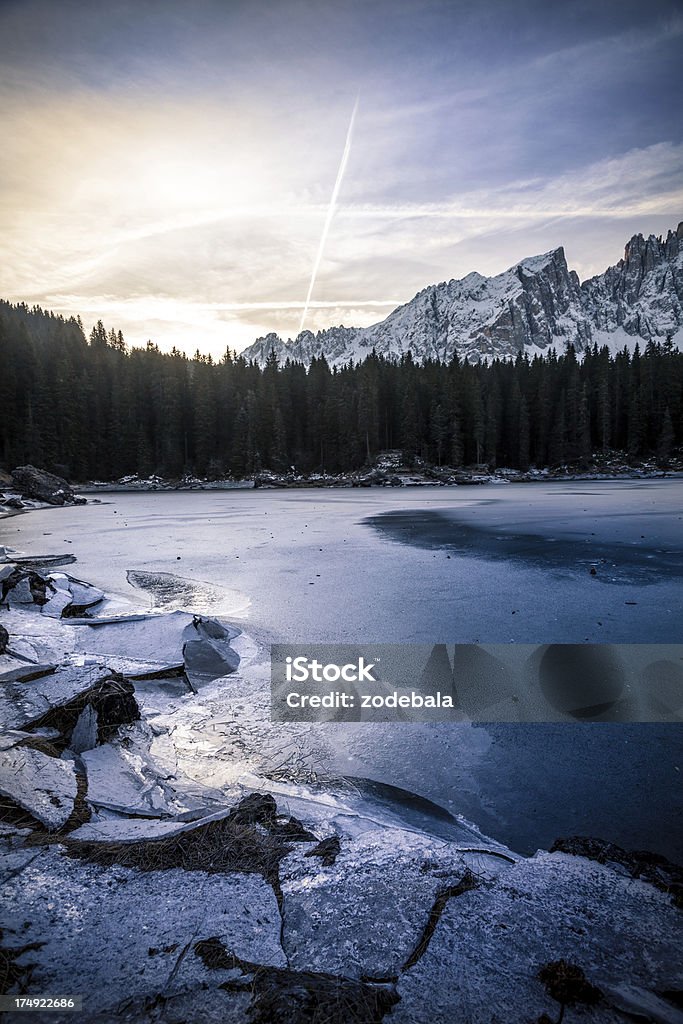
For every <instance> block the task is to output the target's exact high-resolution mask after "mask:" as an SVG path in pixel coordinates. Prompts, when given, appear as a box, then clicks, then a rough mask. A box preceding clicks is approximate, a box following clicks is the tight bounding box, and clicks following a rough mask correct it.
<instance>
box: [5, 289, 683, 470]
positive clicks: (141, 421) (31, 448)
mask: <svg viewBox="0 0 683 1024" xmlns="http://www.w3.org/2000/svg"><path fill="white" fill-rule="evenodd" d="M0 409H1V415H0V461H1V462H2V464H3V465H4V467H5V468H6V469H9V468H13V467H14V466H16V465H20V464H22V463H26V462H32V463H34V464H36V465H38V466H41V467H44V468H46V469H51V470H53V471H56V472H60V473H61V474H62V475H66V476H68V477H69V478H71V479H72V480H77V481H84V480H92V479H117V478H119V477H121V476H124V475H127V474H133V473H138V474H140V475H141V476H148V475H149V474H152V473H157V474H159V475H162V476H165V477H170V478H174V477H180V476H182V475H184V474H187V473H192V474H196V475H199V476H209V477H214V478H217V477H221V476H232V477H235V478H240V477H244V476H247V475H251V474H254V473H258V472H259V471H261V470H265V469H270V470H273V471H276V472H287V471H289V470H290V469H292V468H294V469H295V470H296V471H298V472H302V473H310V472H326V473H342V472H349V471H355V470H359V469H361V468H362V467H363V466H365V465H368V464H369V463H371V462H372V460H373V459H374V458H375V457H376V455H377V454H378V453H379V452H380V451H382V450H384V449H400V450H402V451H403V453H404V456H405V459H406V460H407V461H408V462H409V463H410V462H411V461H415V460H416V459H418V458H421V459H424V460H426V461H428V462H430V463H434V464H436V465H441V466H451V467H454V468H456V467H460V466H470V465H482V464H487V465H488V466H489V467H491V468H493V467H503V466H505V467H510V468H515V469H520V470H526V469H528V468H529V467H530V466H536V467H538V468H542V467H546V466H550V467H553V466H560V465H563V464H567V463H571V464H577V465H582V464H584V465H586V464H588V462H589V460H590V459H591V457H592V456H593V455H594V454H595V453H596V452H600V451H602V452H607V451H610V450H613V449H614V450H619V451H623V452H625V453H626V454H627V456H628V457H630V458H632V459H642V458H644V457H654V458H656V459H657V460H659V461H660V462H662V463H666V462H667V460H668V459H669V458H670V457H671V454H672V452H673V451H674V449H675V448H676V447H677V446H678V445H680V444H681V443H683V427H682V415H681V414H682V411H683V354H682V353H681V352H679V351H678V349H676V348H675V347H674V345H673V343H672V341H671V339H670V338H669V339H667V340H666V342H664V343H659V342H657V343H652V342H650V343H648V344H647V345H646V346H645V347H644V349H643V350H642V351H641V349H640V348H639V347H636V349H635V350H634V351H633V352H632V353H629V352H628V351H627V350H626V349H624V350H623V351H622V352H619V353H617V354H614V355H613V354H610V352H609V350H608V349H607V348H606V347H603V348H598V347H597V346H594V347H592V348H589V349H588V350H587V351H586V352H585V353H583V354H582V357H581V359H579V358H577V355H576V352H575V351H574V349H573V348H572V347H571V346H570V347H568V349H567V351H566V352H565V353H564V354H562V355H557V354H555V353H554V352H550V353H548V354H547V355H544V356H538V355H536V356H534V358H533V359H529V358H528V356H524V355H519V356H518V357H517V358H516V359H515V360H514V361H509V360H507V361H505V360H498V359H496V360H493V361H492V362H489V363H481V364H474V365H472V364H469V363H467V362H463V361H460V360H458V359H457V358H454V359H453V360H452V361H451V362H449V363H446V364H444V363H438V362H433V361H427V362H426V363H424V364H421V365H418V364H417V363H416V362H415V361H414V360H413V359H412V357H411V355H410V354H408V355H406V356H404V357H403V358H402V359H401V360H400V361H398V362H394V361H390V360H387V359H385V358H384V357H382V356H378V355H376V354H375V353H372V354H370V355H368V356H367V358H366V359H365V360H364V361H363V362H359V363H349V364H348V365H346V366H343V367H341V368H336V369H331V368H330V367H329V365H328V364H327V362H326V360H325V359H324V358H323V357H322V356H321V357H319V358H316V359H314V360H313V362H312V363H311V365H310V367H308V368H306V367H304V366H303V365H301V364H299V363H293V362H289V361H288V362H287V363H286V364H285V365H284V366H279V365H278V362H277V359H276V358H274V357H272V358H270V359H269V360H268V361H267V363H266V365H265V366H264V367H263V368H260V367H259V366H257V365H255V364H253V363H249V362H247V361H246V360H245V359H244V358H242V357H240V356H238V355H235V353H233V352H230V351H229V350H228V351H227V352H226V353H225V356H224V357H223V358H222V359H221V360H220V361H218V360H214V359H212V357H211V356H204V355H201V354H200V353H199V352H196V353H195V355H194V356H192V357H188V356H187V355H185V354H183V353H182V352H180V351H178V350H177V349H173V351H172V352H170V353H164V352H161V351H160V350H159V348H158V347H157V346H156V345H154V344H152V343H151V342H148V343H147V345H146V347H142V348H140V347H133V348H129V347H128V346H127V345H126V342H125V339H124V338H123V336H122V334H121V332H116V331H113V330H112V331H107V330H106V329H105V327H104V326H103V324H102V323H101V322H98V323H97V325H96V326H95V327H94V328H93V330H92V332H91V334H90V336H89V337H88V338H86V336H85V334H84V331H83V326H82V323H81V321H80V319H79V318H71V319H64V318H63V317H61V316H57V315H55V314H53V313H49V312H45V311H44V310H42V309H40V308H39V307H33V308H29V307H27V306H25V305H23V304H20V305H11V304H10V303H7V302H0Z"/></svg>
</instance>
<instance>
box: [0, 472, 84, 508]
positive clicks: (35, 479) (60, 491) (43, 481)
mask: <svg viewBox="0 0 683 1024" xmlns="http://www.w3.org/2000/svg"><path fill="white" fill-rule="evenodd" d="M12 480H13V481H14V484H15V486H16V487H17V490H19V491H20V492H21V493H22V494H23V495H24V496H25V497H26V498H34V499H35V500H36V501H45V502H47V504H48V505H66V504H74V503H75V501H76V496H75V494H74V492H73V491H72V490H71V488H70V486H69V484H68V483H67V481H66V480H64V479H63V478H62V477H61V476H55V475H54V474H53V473H47V472H46V471H45V470H43V469H36V467H35V466H30V465H28V466H18V467H17V468H16V469H15V470H13V471H12Z"/></svg>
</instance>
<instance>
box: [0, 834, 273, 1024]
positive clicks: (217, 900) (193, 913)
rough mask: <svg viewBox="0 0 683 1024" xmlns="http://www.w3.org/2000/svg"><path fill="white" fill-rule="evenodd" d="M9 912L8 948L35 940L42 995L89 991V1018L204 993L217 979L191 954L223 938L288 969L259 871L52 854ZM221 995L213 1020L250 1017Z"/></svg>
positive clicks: (21, 883) (19, 884) (41, 860)
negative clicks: (89, 860)
mask: <svg viewBox="0 0 683 1024" xmlns="http://www.w3.org/2000/svg"><path fill="white" fill-rule="evenodd" d="M7 906H8V912H7V914H6V915H5V918H6V920H5V922H4V923H3V929H4V934H3V944H4V946H5V947H7V946H11V945H15V946H25V945H29V944H31V943H38V944H39V947H38V948H37V949H34V950H32V951H31V954H30V962H31V963H34V964H36V968H35V976H37V977H39V978H40V982H41V986H42V988H41V991H45V992H57V993H63V992H83V993H87V994H88V995H87V1013H85V1014H84V1016H85V1017H87V1018H88V1020H95V1019H97V1020H100V1019H102V1020H105V1019H106V1020H110V1019H112V1018H114V1019H117V1020H120V1019H121V1017H119V1016H118V1013H121V1012H123V1016H124V1017H125V1016H127V1015H129V1014H128V1013H127V1010H126V1011H122V1010H121V1007H122V1006H123V1005H124V1004H125V1005H126V1007H128V1006H129V1005H130V1002H131V1001H132V1000H134V999H140V1000H142V999H143V998H144V997H147V1003H148V1004H149V1005H151V1003H152V1002H154V1003H155V1004H156V1002H158V1000H155V996H156V995H160V996H161V995H163V1000H161V1001H162V1002H163V1003H164V1005H165V1003H166V1001H167V999H168V998H169V996H172V995H173V994H174V993H175V992H177V991H189V992H191V993H192V998H194V997H195V993H198V997H199V996H201V989H202V986H203V985H206V984H207V983H208V982H209V981H211V980H214V981H215V978H214V979H211V978H210V976H209V975H208V972H207V969H206V968H205V966H204V964H203V963H202V962H201V960H200V959H199V958H198V957H197V956H195V954H194V953H193V951H192V943H193V941H195V942H196V941H197V940H198V939H200V938H209V937H213V936H216V937H219V939H220V941H221V942H222V943H223V944H224V945H225V947H226V948H227V949H230V950H234V952H235V955H236V956H239V957H242V958H244V959H245V960H249V961H252V962H256V963H263V964H276V965H279V966H284V965H285V959H284V955H283V953H282V949H281V947H280V938H279V936H280V915H279V912H278V907H277V901H276V898H275V894H274V893H273V890H272V887H271V886H270V885H268V883H267V882H265V881H264V880H263V879H262V878H261V877H260V876H259V875H256V874H237V873H230V874H214V875H210V874H206V873H204V872H201V871H197V872H194V873H193V875H192V876H191V877H190V878H188V874H187V873H186V872H185V871H182V870H181V869H178V868H176V869H172V870H168V871H146V872H141V871H136V870H134V869H130V868H124V867H121V866H119V865H114V866H113V867H111V868H107V869H103V868H99V867H98V868H95V869H93V867H92V865H89V864H85V863H83V862H82V861H79V860H76V859H74V858H71V857H67V856H64V855H60V853H59V852H58V851H57V850H55V849H49V850H45V851H42V852H41V854H40V856H39V857H38V859H37V860H34V861H32V862H31V863H27V864H26V866H25V867H24V868H23V870H22V871H19V872H18V873H16V875H15V877H14V878H12V879H11V881H10V882H9V883H8V885H7ZM213 974H214V975H215V974H216V972H213ZM219 980H220V979H219ZM219 995H220V996H221V1003H220V1013H219V1016H218V1017H217V1018H216V1019H217V1020H221V1021H228V1020H231V1021H237V1020H241V1021H243V1020H245V1019H246V1017H245V1014H244V1013H241V1014H240V1015H239V1016H237V1015H235V1014H233V1013H231V1012H230V1007H231V1005H232V1004H231V996H230V995H229V994H228V993H227V992H225V991H221V992H220V993H219ZM241 998H242V997H241ZM243 1001H244V1002H245V1004H246V1005H248V1001H247V1000H243ZM84 1005H85V1000H84ZM226 1007H227V1008H228V1009H227V1010H226ZM244 1008H245V1007H244V1006H243V1007H242V1009H244ZM117 1011H118V1013H117ZM110 1014H111V1017H110ZM50 1016H55V1015H54V1014H51V1015H50ZM68 1016H70V1017H74V1014H69V1015H68ZM164 1016H165V1017H166V1014H164ZM147 1017H148V1012H147V1011H144V1012H143V1011H140V1013H139V1015H138V1013H137V1010H136V1011H135V1012H134V1014H133V1019H135V1020H142V1019H146V1018H147ZM60 1019H61V1018H60ZM75 1019H78V1015H77V1014H76V1015H75ZM173 1019H174V1020H176V1019H178V1018H177V1017H175V1016H174V1017H173ZM183 1019H185V1017H183ZM187 1019H188V1020H189V1019H192V1020H200V1019H207V1018H202V1017H201V1015H200V1016H197V1015H196V1014H194V1013H192V1014H190V1016H189V1017H188V1018H187Z"/></svg>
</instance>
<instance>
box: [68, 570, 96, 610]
mask: <svg viewBox="0 0 683 1024" xmlns="http://www.w3.org/2000/svg"><path fill="white" fill-rule="evenodd" d="M67 579H68V582H69V590H70V591H71V596H72V603H73V605H74V608H91V607H92V606H93V605H95V604H99V602H100V601H103V600H104V591H102V590H99V589H98V588H97V587H93V586H91V584H90V583H83V582H82V581H81V580H76V579H74V578H73V576H68V577H67Z"/></svg>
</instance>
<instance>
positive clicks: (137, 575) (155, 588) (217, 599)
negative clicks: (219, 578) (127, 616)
mask: <svg viewBox="0 0 683 1024" xmlns="http://www.w3.org/2000/svg"><path fill="white" fill-rule="evenodd" d="M126 576H127V578H128V582H129V583H130V584H132V586H134V587H137V588H138V589H139V590H144V591H146V592H147V593H148V594H149V596H150V598H151V602H152V608H153V609H154V610H155V611H164V612H170V611H176V610H181V611H187V612H195V613H196V614H197V615H209V614H210V615H239V614H240V612H244V611H245V610H246V609H247V608H248V607H249V598H248V597H247V596H246V595H245V594H240V593H239V591H237V590H229V589H227V588H226V587H220V586H217V585H216V584H214V583H204V582H202V581H201V580H190V579H186V578H185V577H183V576H176V575H175V573H172V572H142V571H141V570H139V569H129V570H128V572H127V573H126Z"/></svg>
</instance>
